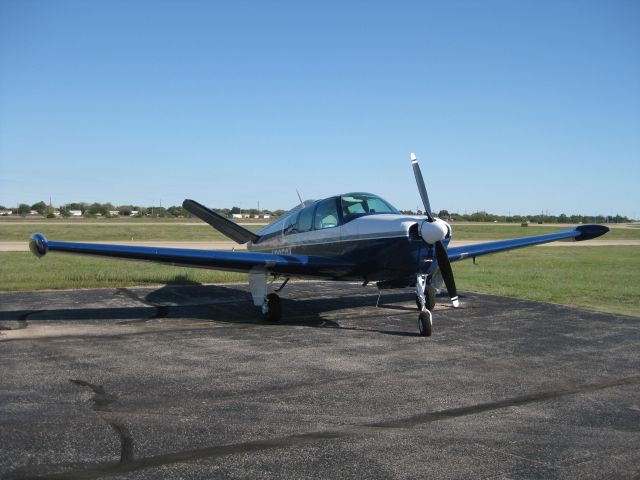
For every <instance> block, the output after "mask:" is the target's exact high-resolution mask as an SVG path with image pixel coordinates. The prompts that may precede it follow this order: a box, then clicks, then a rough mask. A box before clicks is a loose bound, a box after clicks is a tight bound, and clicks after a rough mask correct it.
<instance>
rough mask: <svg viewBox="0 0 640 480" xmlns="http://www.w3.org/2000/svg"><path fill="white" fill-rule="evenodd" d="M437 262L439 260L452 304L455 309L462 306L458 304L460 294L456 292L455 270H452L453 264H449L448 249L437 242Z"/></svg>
mask: <svg viewBox="0 0 640 480" xmlns="http://www.w3.org/2000/svg"><path fill="white" fill-rule="evenodd" d="M436 260H438V266H439V267H440V273H441V274H442V279H443V280H444V284H445V285H446V286H447V292H448V293H449V297H450V298H451V303H452V304H453V307H454V308H458V307H459V306H460V302H458V292H457V291H456V282H455V280H454V279H453V270H451V262H449V255H448V254H447V249H446V248H445V247H444V245H443V244H442V242H436Z"/></svg>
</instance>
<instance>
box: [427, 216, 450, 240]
mask: <svg viewBox="0 0 640 480" xmlns="http://www.w3.org/2000/svg"><path fill="white" fill-rule="evenodd" d="M450 231H451V229H450V227H449V224H448V223H447V222H445V221H444V220H440V219H439V218H436V219H434V221H433V222H430V221H428V220H425V221H424V222H422V225H421V226H420V236H422V238H423V240H424V241H425V242H427V243H428V244H429V245H433V244H435V243H436V242H439V241H441V240H444V239H445V238H446V237H447V235H448V234H449V232H450Z"/></svg>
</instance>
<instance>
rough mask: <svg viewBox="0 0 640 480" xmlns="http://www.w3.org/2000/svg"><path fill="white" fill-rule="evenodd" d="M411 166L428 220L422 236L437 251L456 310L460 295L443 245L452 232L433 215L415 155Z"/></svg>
mask: <svg viewBox="0 0 640 480" xmlns="http://www.w3.org/2000/svg"><path fill="white" fill-rule="evenodd" d="M410 158H411V165H412V166H413V174H414V176H415V177H416V183H417V185H418V191H419V192H420V197H422V204H423V205H424V210H425V213H426V215H427V220H425V221H424V223H423V224H422V226H421V227H420V235H421V236H422V238H423V239H424V241H425V242H427V243H428V244H430V245H434V246H435V249H436V261H437V262H438V266H439V267H440V273H441V274H442V279H443V280H444V284H445V286H446V287H447V292H448V293H449V297H450V298H451V303H452V305H453V307H454V308H457V307H459V306H460V302H459V301H458V293H457V291H456V282H455V280H454V279H453V270H452V269H451V262H450V261H449V255H448V254H447V249H446V247H445V246H444V244H443V243H442V240H444V239H445V238H446V237H447V235H448V234H449V232H450V228H449V225H448V224H447V222H445V221H444V220H440V219H439V218H434V216H433V214H432V213H431V204H430V203H429V195H428V194H427V187H426V186H425V183H424V179H423V178H422V172H421V171H420V165H419V164H418V159H417V157H416V154H415V153H412V154H411V156H410Z"/></svg>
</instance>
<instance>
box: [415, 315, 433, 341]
mask: <svg viewBox="0 0 640 480" xmlns="http://www.w3.org/2000/svg"><path fill="white" fill-rule="evenodd" d="M431 327H432V322H431V312H430V311H428V310H423V311H422V312H420V315H419V316H418V331H419V332H420V336H421V337H430V336H431Z"/></svg>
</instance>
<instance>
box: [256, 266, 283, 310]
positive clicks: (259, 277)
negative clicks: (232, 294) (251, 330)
mask: <svg viewBox="0 0 640 480" xmlns="http://www.w3.org/2000/svg"><path fill="white" fill-rule="evenodd" d="M268 279H269V274H268V273H267V272H266V271H265V270H260V269H258V270H254V271H251V272H249V289H250V290H251V298H252V299H253V304H254V305H255V306H256V307H260V309H261V311H262V315H263V316H264V318H265V320H267V321H268V322H277V321H279V320H280V318H282V302H281V301H280V297H279V296H278V294H276V293H269V294H267V289H268V284H267V280H268ZM288 281H289V279H288V278H287V279H286V280H285V281H284V283H283V284H282V285H281V286H280V288H277V289H276V292H279V291H280V290H282V289H283V288H284V286H285V285H286V284H287V282H288ZM272 282H273V280H272Z"/></svg>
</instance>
